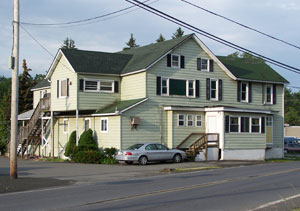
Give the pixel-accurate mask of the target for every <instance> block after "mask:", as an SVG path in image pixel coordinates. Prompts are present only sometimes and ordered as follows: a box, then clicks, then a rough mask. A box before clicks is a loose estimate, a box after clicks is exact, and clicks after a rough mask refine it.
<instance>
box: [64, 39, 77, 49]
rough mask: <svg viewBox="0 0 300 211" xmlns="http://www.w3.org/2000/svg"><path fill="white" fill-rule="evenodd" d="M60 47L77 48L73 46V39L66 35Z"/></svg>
mask: <svg viewBox="0 0 300 211" xmlns="http://www.w3.org/2000/svg"><path fill="white" fill-rule="evenodd" d="M61 48H63V49H77V48H76V47H75V41H74V40H72V39H71V38H68V37H67V38H66V39H65V40H64V44H63V45H62V46H61Z"/></svg>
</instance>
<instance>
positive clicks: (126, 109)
mask: <svg viewBox="0 0 300 211" xmlns="http://www.w3.org/2000/svg"><path fill="white" fill-rule="evenodd" d="M147 100H148V98H145V99H144V100H141V101H139V102H137V103H135V104H133V105H132V106H129V107H127V108H125V109H123V110H122V111H120V114H122V113H124V112H126V111H128V110H129V109H131V108H133V107H135V106H138V105H139V104H141V103H143V102H145V101H147Z"/></svg>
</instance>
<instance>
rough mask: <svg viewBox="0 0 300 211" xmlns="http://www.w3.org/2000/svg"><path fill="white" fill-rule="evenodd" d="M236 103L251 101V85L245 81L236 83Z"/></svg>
mask: <svg viewBox="0 0 300 211" xmlns="http://www.w3.org/2000/svg"><path fill="white" fill-rule="evenodd" d="M237 85H238V86H237V101H238V102H244V103H251V101H252V99H251V98H252V83H251V82H245V81H238V83H237Z"/></svg>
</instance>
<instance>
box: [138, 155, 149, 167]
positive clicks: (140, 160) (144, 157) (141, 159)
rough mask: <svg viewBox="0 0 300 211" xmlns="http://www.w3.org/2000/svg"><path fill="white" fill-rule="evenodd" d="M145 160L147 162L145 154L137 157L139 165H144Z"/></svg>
mask: <svg viewBox="0 0 300 211" xmlns="http://www.w3.org/2000/svg"><path fill="white" fill-rule="evenodd" d="M147 162H148V158H147V157H146V156H142V157H140V159H139V164H140V165H146V164H147Z"/></svg>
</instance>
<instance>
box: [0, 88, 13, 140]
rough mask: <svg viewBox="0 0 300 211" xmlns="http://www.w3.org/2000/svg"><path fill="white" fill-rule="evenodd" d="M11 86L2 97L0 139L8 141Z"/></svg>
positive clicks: (0, 103) (0, 105) (0, 104)
mask: <svg viewBox="0 0 300 211" xmlns="http://www.w3.org/2000/svg"><path fill="white" fill-rule="evenodd" d="M10 96H11V95H10V88H8V90H7V92H6V93H5V94H4V95H3V97H2V98H1V99H0V141H1V142H4V143H6V144H7V143H8V142H9V139H10V111H11V110H10V104H11V103H10V102H11V98H10Z"/></svg>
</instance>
